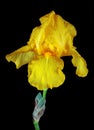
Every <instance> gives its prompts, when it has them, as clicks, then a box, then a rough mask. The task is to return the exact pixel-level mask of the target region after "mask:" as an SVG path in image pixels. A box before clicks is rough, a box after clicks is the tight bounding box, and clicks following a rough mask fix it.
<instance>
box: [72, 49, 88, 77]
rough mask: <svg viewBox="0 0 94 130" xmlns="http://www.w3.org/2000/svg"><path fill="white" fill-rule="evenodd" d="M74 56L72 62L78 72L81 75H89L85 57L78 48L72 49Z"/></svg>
mask: <svg viewBox="0 0 94 130" xmlns="http://www.w3.org/2000/svg"><path fill="white" fill-rule="evenodd" d="M72 56H73V59H72V63H73V65H74V66H75V67H77V68H76V74H77V75H78V76H79V77H85V76H87V74H88V69H87V63H86V61H85V60H84V58H83V57H81V55H80V54H79V53H78V52H77V51H76V50H73V51H72Z"/></svg>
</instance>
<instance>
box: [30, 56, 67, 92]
mask: <svg viewBox="0 0 94 130" xmlns="http://www.w3.org/2000/svg"><path fill="white" fill-rule="evenodd" d="M63 67H64V63H63V60H61V59H58V58H56V57H53V56H45V57H42V56H41V57H39V59H37V60H34V61H32V62H31V63H29V65H28V81H29V83H30V84H31V85H32V86H35V87H36V88H37V89H38V90H44V89H46V88H51V89H52V88H53V87H58V86H60V85H61V84H62V83H63V82H64V80H65V75H64V74H63V72H62V71H61V70H62V69H63Z"/></svg>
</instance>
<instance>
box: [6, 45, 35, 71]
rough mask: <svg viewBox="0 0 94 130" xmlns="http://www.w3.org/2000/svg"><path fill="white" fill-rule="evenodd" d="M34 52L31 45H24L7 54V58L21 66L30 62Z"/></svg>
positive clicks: (17, 66)
mask: <svg viewBox="0 0 94 130" xmlns="http://www.w3.org/2000/svg"><path fill="white" fill-rule="evenodd" d="M34 55H35V54H34V52H33V51H31V49H30V47H29V46H27V45H26V46H23V47H21V48H20V49H18V50H16V51H14V52H12V53H10V54H7V55H6V59H7V61H8V62H10V61H12V62H14V63H15V64H16V68H17V69H18V68H20V67H21V66H22V65H24V64H27V63H29V62H30V61H31V60H32V58H34Z"/></svg>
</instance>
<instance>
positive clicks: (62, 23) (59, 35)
mask: <svg viewBox="0 0 94 130" xmlns="http://www.w3.org/2000/svg"><path fill="white" fill-rule="evenodd" d="M39 20H40V23H41V25H40V26H38V27H35V28H34V29H33V31H32V33H31V36H30V39H29V41H28V42H27V45H25V46H23V47H21V48H20V49H18V50H16V51H14V52H12V53H10V54H8V55H6V59H7V60H8V61H9V62H10V61H12V62H14V63H15V64H16V68H17V69H18V68H20V67H21V66H22V65H24V64H28V82H29V83H30V84H31V85H32V86H34V87H36V88H37V89H38V90H44V89H47V88H51V89H52V88H54V87H58V86H60V85H61V84H63V82H64V80H65V75H64V73H63V72H62V70H63V68H64V62H63V60H62V59H60V57H63V56H72V57H73V58H72V64H73V65H74V66H75V67H76V74H77V75H78V76H80V77H85V76H87V74H88V69H87V64H86V61H85V60H84V58H82V57H81V55H80V54H79V53H78V52H77V51H76V47H74V46H73V38H74V37H75V36H76V34H77V32H76V29H75V27H74V26H73V25H72V24H70V23H69V22H67V21H66V20H64V19H63V18H62V17H61V16H60V15H57V14H55V12H54V11H52V12H50V13H48V14H46V15H44V16H42V17H41V18H40V19H39Z"/></svg>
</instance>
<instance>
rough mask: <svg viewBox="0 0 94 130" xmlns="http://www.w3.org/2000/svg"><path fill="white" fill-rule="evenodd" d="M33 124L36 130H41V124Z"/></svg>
mask: <svg viewBox="0 0 94 130" xmlns="http://www.w3.org/2000/svg"><path fill="white" fill-rule="evenodd" d="M33 124H34V127H35V130H40V128H39V122H37V121H34V122H33Z"/></svg>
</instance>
